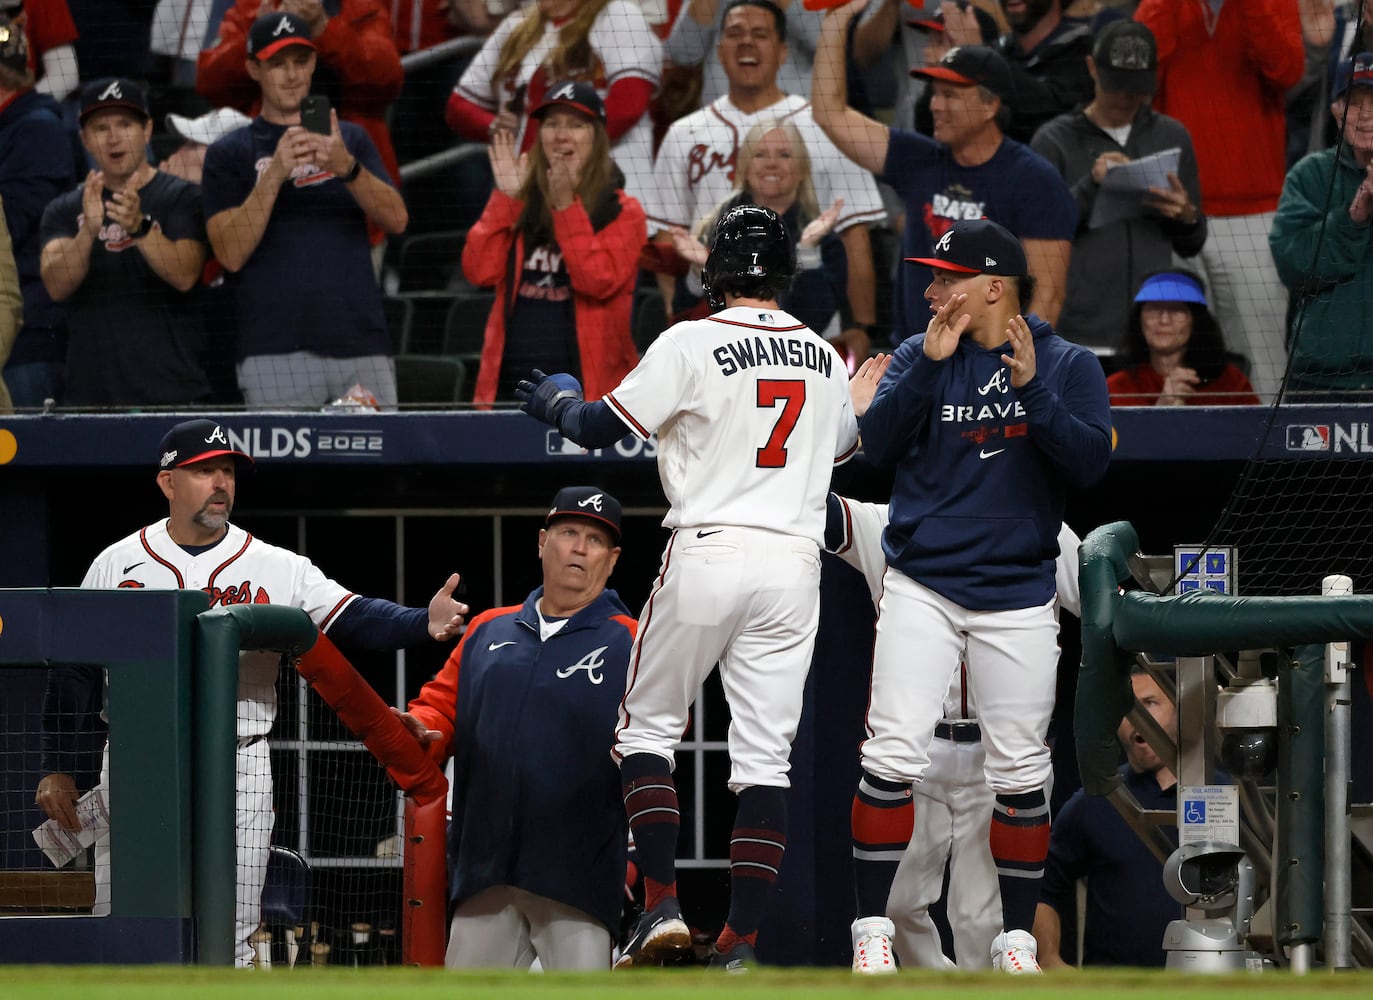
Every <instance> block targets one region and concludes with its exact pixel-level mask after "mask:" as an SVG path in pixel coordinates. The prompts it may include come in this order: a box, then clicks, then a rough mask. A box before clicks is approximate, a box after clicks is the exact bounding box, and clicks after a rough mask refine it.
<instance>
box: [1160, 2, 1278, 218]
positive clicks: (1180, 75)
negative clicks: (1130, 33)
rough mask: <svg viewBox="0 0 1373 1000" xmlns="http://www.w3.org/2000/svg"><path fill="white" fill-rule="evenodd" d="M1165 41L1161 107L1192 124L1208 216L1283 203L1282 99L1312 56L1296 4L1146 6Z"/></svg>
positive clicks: (1250, 211) (1252, 211) (1265, 208)
mask: <svg viewBox="0 0 1373 1000" xmlns="http://www.w3.org/2000/svg"><path fill="white" fill-rule="evenodd" d="M1135 20H1136V21H1139V22H1140V23H1142V24H1145V25H1147V26H1148V27H1149V30H1151V31H1152V32H1153V33H1154V37H1155V38H1156V39H1157V40H1158V61H1159V80H1158V93H1157V94H1155V95H1154V108H1155V109H1156V110H1158V111H1162V112H1163V113H1164V114H1168V115H1172V116H1173V117H1174V118H1176V119H1178V120H1179V121H1181V122H1182V124H1183V125H1185V126H1187V131H1188V132H1189V133H1191V136H1192V145H1193V147H1194V148H1195V149H1196V154H1197V168H1198V172H1199V174H1200V175H1201V194H1202V199H1201V200H1202V208H1203V209H1204V211H1205V212H1206V214H1207V215H1218V216H1219V215H1253V214H1255V213H1258V212H1272V211H1274V210H1276V209H1277V207H1278V196H1279V195H1280V194H1281V193H1282V182H1283V178H1284V176H1285V175H1286V173H1287V166H1286V161H1285V150H1286V142H1287V120H1286V117H1285V113H1284V101H1285V97H1286V94H1287V91H1288V89H1289V88H1291V87H1292V86H1293V85H1294V84H1296V82H1297V81H1298V80H1300V79H1301V75H1302V68H1303V65H1304V60H1305V53H1304V51H1303V48H1302V34H1301V19H1300V17H1299V16H1298V14H1297V0H1224V3H1223V4H1222V5H1221V8H1220V14H1219V16H1215V15H1213V14H1212V13H1211V7H1210V5H1209V4H1208V3H1207V2H1206V0H1143V2H1142V3H1140V5H1139V9H1138V10H1136V11H1135Z"/></svg>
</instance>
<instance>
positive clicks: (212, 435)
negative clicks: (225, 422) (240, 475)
mask: <svg viewBox="0 0 1373 1000" xmlns="http://www.w3.org/2000/svg"><path fill="white" fill-rule="evenodd" d="M157 455H158V458H157V467H158V469H159V470H161V469H179V468H181V467H182V466H183V465H190V464H192V463H193V462H203V461H204V460H205V459H207V458H216V457H218V456H220V455H232V456H234V460H235V461H238V464H239V465H243V464H244V463H245V462H246V463H247V464H248V465H252V464H253V460H252V459H251V458H249V457H248V456H247V455H245V454H244V453H243V452H241V451H239V450H238V449H237V448H235V447H234V446H233V445H231V444H230V443H229V437H228V435H227V434H225V433H224V428H223V426H222V425H220V424H217V423H215V422H214V421H213V420H203V419H202V420H183V421H182V422H181V423H179V424H177V425H176V426H175V427H173V428H172V429H171V430H169V431H168V432H167V433H166V434H165V435H163V437H162V443H161V444H160V445H158V448H157ZM240 459H241V461H239V460H240Z"/></svg>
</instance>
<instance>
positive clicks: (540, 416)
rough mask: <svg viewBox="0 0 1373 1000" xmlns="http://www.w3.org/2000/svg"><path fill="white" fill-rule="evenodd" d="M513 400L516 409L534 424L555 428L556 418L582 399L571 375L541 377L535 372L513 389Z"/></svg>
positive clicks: (575, 381)
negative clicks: (531, 418)
mask: <svg viewBox="0 0 1373 1000" xmlns="http://www.w3.org/2000/svg"><path fill="white" fill-rule="evenodd" d="M515 398H516V399H518V400H519V401H520V409H521V410H523V411H524V412H525V413H528V414H529V415H530V416H531V417H533V418H534V419H535V420H538V421H541V422H542V423H545V424H548V425H550V426H552V427H557V426H558V417H559V415H560V414H561V413H562V411H563V410H565V409H566V408H567V407H568V406H570V405H572V403H574V402H579V401H580V400H581V398H582V385H581V383H580V382H578V381H577V380H576V379H575V378H573V377H572V376H571V375H568V374H566V373H559V374H557V375H545V374H544V373H543V372H541V371H539V369H537V368H535V369H534V370H533V371H532V372H530V374H529V378H528V379H521V380H520V381H519V383H518V384H516V386H515Z"/></svg>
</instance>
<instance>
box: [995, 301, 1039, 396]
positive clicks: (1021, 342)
mask: <svg viewBox="0 0 1373 1000" xmlns="http://www.w3.org/2000/svg"><path fill="white" fill-rule="evenodd" d="M1006 339H1007V340H1009V341H1010V342H1011V353H1010V354H1003V355H1001V360H1002V361H1004V362H1005V363H1006V365H1007V367H1009V368H1010V369H1011V385H1012V386H1013V387H1015V388H1016V389H1019V388H1020V387H1021V386H1023V385H1024V384H1025V383H1026V382H1028V381H1030V379H1032V378H1034V377H1035V338H1034V334H1032V333H1031V332H1030V324H1029V323H1026V322H1025V317H1024V316H1019V315H1017V316H1013V317H1012V318H1011V325H1010V326H1008V327H1007V328H1006Z"/></svg>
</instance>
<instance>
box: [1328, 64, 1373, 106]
mask: <svg viewBox="0 0 1373 1000" xmlns="http://www.w3.org/2000/svg"><path fill="white" fill-rule="evenodd" d="M1350 87H1373V52H1360V53H1359V54H1358V55H1356V56H1354V58H1352V59H1346V60H1344V62H1342V63H1340V66H1339V69H1337V70H1336V71H1335V89H1334V90H1333V91H1331V94H1330V99H1331V100H1338V99H1339V98H1341V97H1343V96H1344V95H1345V94H1346V93H1348V91H1349V88H1350Z"/></svg>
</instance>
